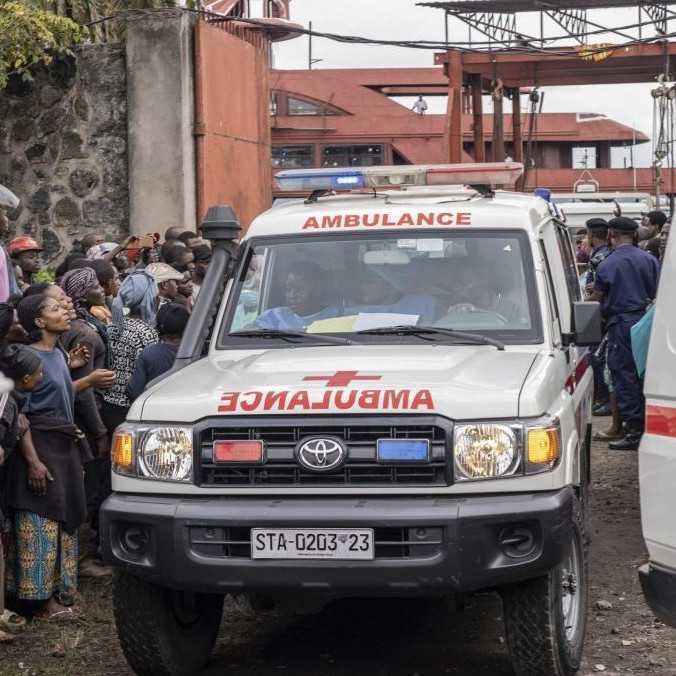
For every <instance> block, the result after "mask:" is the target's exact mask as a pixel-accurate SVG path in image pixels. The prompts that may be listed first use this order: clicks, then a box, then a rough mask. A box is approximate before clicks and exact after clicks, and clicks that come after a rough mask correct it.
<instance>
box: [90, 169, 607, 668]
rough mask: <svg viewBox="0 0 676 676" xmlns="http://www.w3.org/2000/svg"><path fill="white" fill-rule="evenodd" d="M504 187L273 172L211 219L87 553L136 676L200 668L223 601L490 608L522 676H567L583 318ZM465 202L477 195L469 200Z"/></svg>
mask: <svg viewBox="0 0 676 676" xmlns="http://www.w3.org/2000/svg"><path fill="white" fill-rule="evenodd" d="M520 172H521V166H520V165H514V164H511V163H509V164H502V163H500V164H497V165H457V166H454V165H447V166H439V167H430V166H427V167H415V166H412V167H370V168H349V169H318V170H307V171H305V170H302V171H286V172H282V173H281V174H279V175H278V176H277V180H278V183H279V185H280V186H281V187H282V188H283V189H287V190H290V191H295V192H297V191H304V192H305V193H306V195H307V198H306V199H300V200H296V201H294V202H290V203H285V204H283V205H282V206H279V207H276V208H273V209H271V210H270V211H267V212H266V213H264V214H262V215H261V216H259V217H258V218H257V219H256V220H255V221H254V223H253V224H252V225H251V227H250V228H249V230H248V231H247V233H246V236H245V237H244V238H243V239H242V241H241V242H236V241H235V240H236V238H237V237H238V231H239V226H238V225H237V223H236V222H235V221H234V216H233V215H232V212H231V211H230V210H229V209H228V208H226V207H216V208H213V209H211V210H210V212H209V215H208V217H207V220H206V222H205V223H204V225H203V233H204V235H205V236H206V237H209V238H210V239H211V240H212V242H213V246H214V256H213V259H212V263H211V265H210V267H209V271H208V275H207V278H206V280H205V282H204V285H203V286H202V289H201V292H200V296H199V300H198V302H197V305H196V308H195V311H194V313H193V315H192V317H191V321H190V324H189V326H188V330H187V333H186V336H185V338H184V340H183V343H182V345H181V347H180V349H179V355H178V360H177V365H176V367H175V371H174V372H173V373H171V374H170V375H168V376H167V377H166V378H164V379H163V380H161V381H160V382H158V383H156V384H154V385H153V386H151V387H150V389H148V390H147V391H146V392H145V393H144V394H143V395H142V396H141V397H140V398H139V399H138V400H137V401H136V402H135V403H134V405H133V406H132V408H131V411H130V413H129V416H128V421H127V422H126V423H125V424H123V425H122V426H121V427H120V428H118V430H117V432H116V435H115V438H114V443H113V491H114V492H113V495H112V496H111V497H110V498H109V499H108V501H107V502H106V503H105V505H104V507H103V509H102V540H103V543H104V548H105V550H106V556H107V559H108V561H110V563H112V564H113V565H115V566H116V568H117V571H116V575H115V582H114V603H115V615H116V622H117V628H118V633H119V636H120V640H121V644H122V647H123V649H124V652H125V655H126V657H127V659H128V660H129V663H130V664H131V666H132V667H133V668H134V670H135V671H136V672H137V673H138V674H141V675H147V676H151V675H154V674H160V673H162V674H188V673H194V672H195V671H196V670H198V669H199V668H201V667H202V666H203V665H204V664H205V662H206V661H207V660H208V658H209V655H210V652H211V650H212V647H213V644H214V640H215V637H216V634H217V631H218V627H219V623H220V621H221V615H222V608H223V596H224V595H225V594H249V595H251V596H252V597H254V598H256V597H258V598H260V595H265V596H266V597H268V598H273V599H274V598H277V597H279V598H283V597H284V596H285V595H293V596H294V597H295V598H301V597H302V596H303V595H304V594H306V595H308V596H313V597H314V598H316V597H317V596H320V597H322V598H325V599H327V600H328V599H332V598H336V597H347V596H354V595H358V596H361V597H363V596H368V595H373V596H383V595H392V596H398V595H408V596H411V595H418V596H425V595H427V596H429V595H443V594H447V593H449V592H457V593H471V592H475V591H478V590H495V591H497V592H499V593H500V594H501V595H502V598H503V601H504V618H505V625H506V637H507V644H508V646H509V650H510V653H511V658H512V661H513V664H514V669H515V672H516V673H517V674H541V675H542V676H562V675H567V674H573V673H575V672H576V671H577V670H578V668H579V666H580V659H581V654H582V646H583V640H584V634H585V610H586V605H587V591H588V587H589V582H588V553H587V552H588V531H587V528H586V520H587V516H588V511H587V510H588V490H589V467H590V462H589V453H590V424H591V417H590V416H591V398H592V374H591V370H590V368H589V360H588V350H587V348H586V347H585V346H588V345H591V344H594V343H597V342H598V341H599V340H600V311H599V307H598V304H596V303H586V302H584V301H582V296H581V289H580V284H579V282H578V277H577V272H576V265H575V254H574V250H573V246H572V243H571V239H570V236H569V233H568V230H567V229H566V227H565V226H564V225H563V224H561V223H559V222H557V221H556V220H554V219H553V217H552V215H551V214H550V211H549V209H548V206H547V204H546V203H545V202H544V201H543V200H541V199H540V198H536V197H531V196H525V195H523V194H517V193H510V192H498V191H493V189H492V188H491V185H496V184H510V183H513V181H514V180H515V179H516V178H517V177H518V175H519V173H520ZM469 186H472V187H469Z"/></svg>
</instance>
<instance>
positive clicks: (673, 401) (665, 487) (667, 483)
mask: <svg viewBox="0 0 676 676" xmlns="http://www.w3.org/2000/svg"><path fill="white" fill-rule="evenodd" d="M674 288H676V243H675V242H674V238H673V237H670V238H669V242H668V244H667V248H666V251H665V255H664V260H663V263H662V272H661V275H660V286H659V290H658V292H657V304H656V307H655V316H654V318H653V327H652V333H651V338H650V348H649V351H648V364H647V367H646V375H645V395H646V433H645V434H644V435H643V439H642V441H641V447H640V449H639V481H640V489H641V520H642V523H643V537H644V539H645V543H646V547H647V549H648V554H649V556H650V562H649V563H648V564H646V565H645V566H643V567H642V568H641V569H640V571H639V574H640V579H641V584H642V586H643V593H644V594H645V597H646V599H647V601H648V603H649V604H650V606H651V607H652V609H653V610H654V612H655V614H656V615H657V616H658V617H659V618H660V619H661V620H663V621H664V622H666V623H668V624H670V625H672V626H675V627H676V528H674V514H676V491H675V490H674V485H675V480H676V313H674Z"/></svg>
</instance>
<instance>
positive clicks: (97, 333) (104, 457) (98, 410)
mask: <svg viewBox="0 0 676 676" xmlns="http://www.w3.org/2000/svg"><path fill="white" fill-rule="evenodd" d="M61 288H62V289H63V292H64V294H65V295H66V296H68V297H69V298H70V299H71V301H72V303H73V307H74V311H75V316H76V318H75V319H73V320H72V321H71V323H70V329H69V330H68V331H66V333H64V334H63V336H62V337H61V345H62V346H63V347H64V348H65V349H66V350H67V351H71V350H73V349H75V348H77V347H82V346H84V347H85V348H86V352H87V357H88V358H87V360H86V362H85V363H84V364H83V365H82V366H81V367H80V368H78V369H75V370H73V371H72V374H73V378H75V379H77V378H82V377H85V376H87V375H89V374H90V373H92V371H94V370H96V369H101V368H108V362H109V359H108V332H107V327H106V325H105V324H104V323H103V322H101V321H100V320H99V319H97V318H96V317H95V316H94V315H93V313H92V308H93V307H96V306H100V305H101V304H104V303H105V293H104V291H103V288H102V287H101V284H100V283H99V280H98V277H97V276H96V272H95V271H94V270H93V269H92V268H79V269H76V270H71V271H70V272H67V273H66V274H65V275H64V276H63V278H62V279H61ZM102 408H103V399H102V396H101V394H100V393H98V392H95V391H94V390H91V389H90V390H86V391H84V392H81V393H80V394H78V395H77V397H76V398H75V424H76V425H77V426H78V427H79V428H80V429H81V430H82V431H83V432H84V434H85V437H86V438H87V441H88V443H89V446H90V448H91V449H92V450H93V455H94V458H93V459H92V460H90V461H89V462H87V463H86V464H85V490H86V496H87V509H88V512H89V519H90V526H91V528H92V530H93V531H94V532H95V533H96V532H97V531H98V512H99V507H100V506H101V503H102V502H103V500H105V498H106V497H107V496H108V495H109V493H110V488H109V486H110V478H109V472H110V462H109V453H108V450H109V443H108V442H109V439H108V430H107V428H106V426H105V424H104V422H103V417H102ZM91 549H92V551H91V552H86V553H85V555H86V554H87V553H91V554H95V552H96V550H97V546H96V543H94V544H93V546H92V548H91ZM101 570H102V569H101V567H100V565H99V564H98V562H97V561H95V560H94V561H91V560H89V559H87V560H86V561H85V562H84V563H83V566H82V569H81V574H83V575H89V576H95V575H97V573H98V572H100V571H101Z"/></svg>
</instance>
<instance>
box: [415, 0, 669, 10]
mask: <svg viewBox="0 0 676 676" xmlns="http://www.w3.org/2000/svg"><path fill="white" fill-rule="evenodd" d="M416 4H418V5H421V6H423V7H435V8H437V9H447V10H450V11H451V12H496V13H498V12H503V13H505V12H539V11H540V10H541V9H550V10H551V9H556V10H559V9H609V8H614V7H636V5H637V4H639V0H563V2H553V1H552V2H551V3H549V2H543V1H542V0H456V1H452V2H418V3H416ZM653 4H665V5H676V0H665V2H663V3H653Z"/></svg>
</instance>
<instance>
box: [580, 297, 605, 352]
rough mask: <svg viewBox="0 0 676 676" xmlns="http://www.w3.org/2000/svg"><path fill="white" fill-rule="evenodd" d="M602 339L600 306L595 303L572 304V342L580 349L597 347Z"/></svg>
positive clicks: (581, 302)
mask: <svg viewBox="0 0 676 676" xmlns="http://www.w3.org/2000/svg"><path fill="white" fill-rule="evenodd" d="M602 338H603V330H602V328H601V304H600V303H598V302H596V301H576V302H575V303H573V342H574V343H575V345H579V346H580V347H589V346H590V345H598V344H599V343H600V342H601V340H602Z"/></svg>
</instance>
